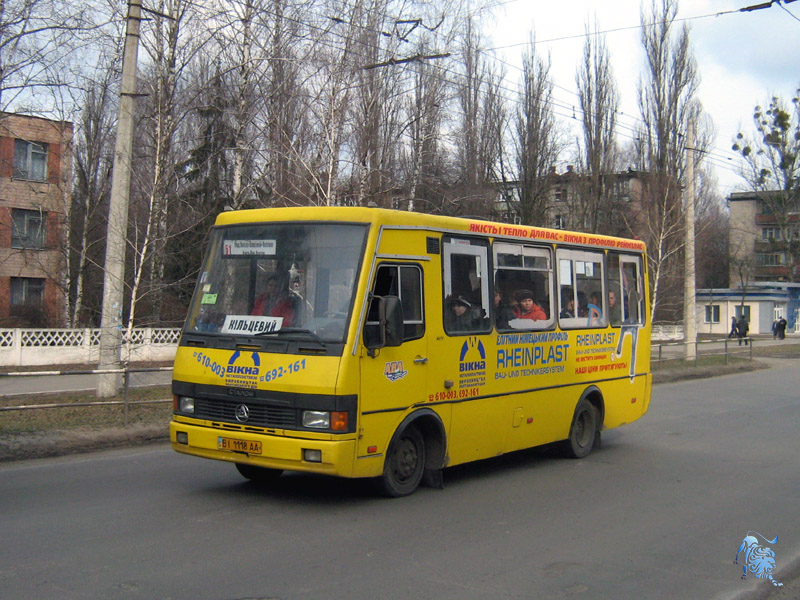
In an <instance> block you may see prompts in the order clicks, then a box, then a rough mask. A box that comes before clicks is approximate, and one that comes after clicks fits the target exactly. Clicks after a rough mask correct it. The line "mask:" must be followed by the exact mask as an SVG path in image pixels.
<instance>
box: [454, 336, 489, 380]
mask: <svg viewBox="0 0 800 600" xmlns="http://www.w3.org/2000/svg"><path fill="white" fill-rule="evenodd" d="M476 352H477V356H474V355H475V353H476ZM468 354H469V355H470V356H469V360H467V355H468ZM478 358H479V359H480V360H476V359H478ZM458 360H459V363H460V364H459V367H458V370H459V371H460V372H461V373H471V372H473V371H485V370H486V350H485V349H484V347H483V342H482V341H480V340H479V339H478V338H476V337H468V338H467V339H466V340H464V344H463V345H462V346H461V356H460V357H459V359H458Z"/></svg>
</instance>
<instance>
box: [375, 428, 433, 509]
mask: <svg viewBox="0 0 800 600" xmlns="http://www.w3.org/2000/svg"><path fill="white" fill-rule="evenodd" d="M424 470H425V440H424V439H423V437H422V434H421V433H420V431H419V429H417V428H416V427H413V426H412V427H406V428H405V429H404V430H403V431H402V432H401V433H400V435H398V436H397V437H396V438H395V439H394V441H393V442H392V445H391V449H390V450H389V455H388V456H387V457H386V463H385V464H384V466H383V475H382V476H381V478H380V486H381V489H382V491H383V493H384V494H386V495H387V496H390V497H392V498H399V497H400V496H407V495H409V494H411V493H413V492H414V490H416V489H417V487H419V483H420V481H421V480H422V474H423V472H424Z"/></svg>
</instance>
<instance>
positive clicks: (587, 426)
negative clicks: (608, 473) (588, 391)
mask: <svg viewBox="0 0 800 600" xmlns="http://www.w3.org/2000/svg"><path fill="white" fill-rule="evenodd" d="M596 433H597V410H596V409H595V407H594V406H592V403H591V402H589V401H588V400H587V399H586V398H582V399H581V400H580V401H579V402H578V406H576V407H575V415H574V416H573V417H572V425H571V426H570V428H569V438H568V439H567V441H566V444H565V447H566V451H567V454H568V455H569V456H570V457H571V458H584V457H585V456H588V455H589V453H590V452H591V451H592V448H593V447H594V443H595V437H596V436H595V434H596Z"/></svg>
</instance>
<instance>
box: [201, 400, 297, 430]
mask: <svg viewBox="0 0 800 600" xmlns="http://www.w3.org/2000/svg"><path fill="white" fill-rule="evenodd" d="M240 404H244V405H246V406H247V408H248V409H250V418H249V419H248V420H247V422H246V423H244V424H246V425H252V426H254V427H290V428H292V427H297V426H298V418H297V413H298V410H297V409H295V408H290V407H284V406H267V405H264V404H256V403H255V402H242V401H239V400H207V399H201V398H196V399H195V401H194V416H195V417H197V418H198V419H207V420H209V421H224V422H228V423H237V424H241V422H240V421H237V420H236V407H237V406H239V405H240Z"/></svg>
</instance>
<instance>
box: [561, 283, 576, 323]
mask: <svg viewBox="0 0 800 600" xmlns="http://www.w3.org/2000/svg"><path fill="white" fill-rule="evenodd" d="M558 316H559V317H560V318H562V319H574V318H575V298H574V297H573V295H572V288H567V289H566V290H564V294H563V296H562V297H561V313H559V315H558Z"/></svg>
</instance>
